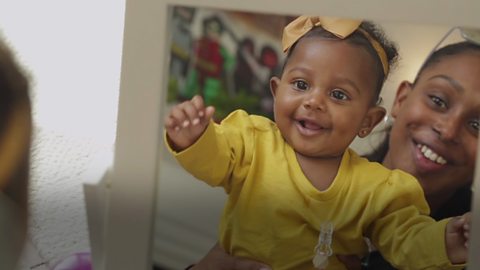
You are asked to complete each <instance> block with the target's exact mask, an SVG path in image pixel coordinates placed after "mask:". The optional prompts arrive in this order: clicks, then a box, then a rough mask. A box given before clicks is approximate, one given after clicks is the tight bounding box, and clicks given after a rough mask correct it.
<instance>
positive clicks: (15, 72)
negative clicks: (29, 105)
mask: <svg viewBox="0 0 480 270" xmlns="http://www.w3.org/2000/svg"><path fill="white" fill-rule="evenodd" d="M28 91H29V83H28V77H27V76H26V74H25V72H24V71H23V70H22V68H21V67H20V66H19V65H18V64H17V62H16V61H15V57H14V55H13V53H12V51H11V50H10V49H9V48H8V46H7V44H5V42H4V41H2V40H1V35H0V137H1V135H2V134H3V133H4V131H5V128H6V125H7V122H8V121H7V120H8V119H9V118H10V116H11V114H12V111H13V110H14V108H15V107H16V106H17V105H18V104H19V103H23V102H25V101H27V102H28V101H29V98H28Z"/></svg>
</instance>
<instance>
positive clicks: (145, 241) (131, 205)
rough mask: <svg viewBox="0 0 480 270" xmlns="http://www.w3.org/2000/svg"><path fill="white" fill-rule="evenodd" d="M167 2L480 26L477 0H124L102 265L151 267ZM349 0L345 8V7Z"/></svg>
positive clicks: (477, 225) (478, 226) (475, 261)
mask: <svg viewBox="0 0 480 270" xmlns="http://www.w3.org/2000/svg"><path fill="white" fill-rule="evenodd" d="M172 5H186V6H194V7H205V8H221V9H226V10H241V11H250V12H262V13H276V14H293V15H295V14H310V13H311V11H312V10H318V11H319V13H321V14H322V15H329V16H338V17H351V18H366V19H371V20H378V21H388V22H413V23H433V24H441V25H463V26H472V27H479V28H480V16H478V10H480V1H477V0H465V1H451V0H422V1H417V0H403V1H384V0H362V1H358V0H316V1H312V0H296V1H291V0H242V1H228V0H202V1H199V0H126V9H125V12H126V13H125V29H124V43H123V55H122V70H121V82H120V96H119V108H118V124H117V138H116V143H115V154H114V161H113V166H112V168H111V172H110V176H111V178H110V179H109V181H110V183H109V184H110V188H109V195H108V198H107V201H108V203H107V208H106V217H105V218H106V220H105V222H106V227H104V229H105V231H104V234H105V235H104V238H103V239H102V241H104V245H103V247H104V248H105V250H103V252H102V253H103V255H102V261H103V268H104V269H108V270H110V269H111V270H114V269H115V270H121V269H126V270H131V269H145V270H147V269H148V270H150V269H152V258H151V247H152V233H153V220H154V217H153V215H154V213H155V212H154V211H155V195H156V194H157V184H156V183H157V180H158V177H159V176H158V175H159V174H158V170H159V168H158V166H159V164H158V160H159V158H161V157H160V155H161V151H160V144H161V143H163V132H162V130H163V127H162V125H161V123H162V120H163V117H164V115H163V110H162V109H163V106H164V104H166V91H161V89H166V79H165V76H166V74H167V72H166V71H167V70H168V63H167V62H168V61H166V59H168V48H167V44H166V42H165V40H167V35H168V33H167V26H168V25H167V24H168V18H169V16H170V15H169V7H171V6H172ZM348 6H350V7H351V8H345V7H348ZM389 11H390V12H389ZM479 146H480V144H479ZM479 148H480V147H479ZM479 153H480V151H479ZM479 166H480V158H477V168H478V167H479ZM479 177H480V175H479V172H478V169H477V170H476V174H475V180H474V185H473V187H474V189H475V190H474V193H477V196H476V197H474V199H473V201H474V205H473V209H472V211H473V212H474V213H475V211H476V213H475V214H474V216H473V227H474V229H475V230H474V231H473V232H472V235H471V237H472V238H476V239H477V241H473V242H471V243H470V245H471V249H470V256H469V257H470V260H469V265H470V266H469V267H468V269H480V257H479V256H475V255H474V254H479V253H480V196H478V193H480V183H479V181H480V180H479ZM160 188H161V187H160ZM192 263H194V262H192Z"/></svg>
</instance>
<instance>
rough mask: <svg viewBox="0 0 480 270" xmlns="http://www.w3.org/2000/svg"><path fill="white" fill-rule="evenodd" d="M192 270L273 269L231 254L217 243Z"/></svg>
mask: <svg viewBox="0 0 480 270" xmlns="http://www.w3.org/2000/svg"><path fill="white" fill-rule="evenodd" d="M189 269H190V270H271V268H270V267H269V266H267V265H266V264H263V263H260V262H256V261H252V260H248V259H244V258H237V257H233V256H230V255H229V254H227V252H225V251H224V250H223V249H222V248H221V247H220V245H219V244H218V243H217V244H215V246H213V248H212V249H211V250H210V251H209V252H208V253H207V255H206V256H205V257H203V259H202V260H200V261H199V262H198V263H197V264H195V265H194V266H193V267H191V268H189Z"/></svg>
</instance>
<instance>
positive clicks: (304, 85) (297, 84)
mask: <svg viewBox="0 0 480 270" xmlns="http://www.w3.org/2000/svg"><path fill="white" fill-rule="evenodd" d="M293 86H294V87H295V89H297V90H301V91H305V90H307V89H308V83H307V82H305V81H301V80H297V81H294V82H293Z"/></svg>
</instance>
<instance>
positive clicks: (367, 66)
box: [271, 37, 375, 158]
mask: <svg viewBox="0 0 480 270" xmlns="http://www.w3.org/2000/svg"><path fill="white" fill-rule="evenodd" d="M374 70H375V66H374V60H373V59H372V58H371V56H370V54H368V52H367V51H365V50H364V49H363V48H362V47H359V46H355V45H352V44H350V43H348V42H346V41H340V40H330V39H325V38H321V37H309V38H304V39H302V40H300V41H299V43H298V44H297V46H296V47H295V49H294V51H293V53H292V55H291V56H290V59H289V60H288V62H287V64H286V66H285V68H284V72H283V74H282V77H281V78H273V79H272V80H271V88H272V93H273V95H274V100H275V102H274V113H275V122H276V123H277V124H278V127H279V129H280V131H281V132H282V134H283V136H284V138H285V139H286V141H287V142H288V143H289V144H290V145H291V146H292V147H293V148H294V149H295V150H296V152H297V153H299V154H302V155H305V156H309V157H327V158H328V157H339V156H341V155H342V153H343V152H344V150H345V149H346V148H347V147H348V145H350V143H351V142H352V140H353V139H354V138H355V136H356V135H357V133H359V131H360V130H361V129H364V127H365V125H366V124H368V123H366V122H368V121H370V120H371V119H370V117H369V113H370V110H371V109H372V108H374V106H372V100H373V96H374V91H375V90H374V89H375V73H374ZM369 119H370V120H369ZM369 131H370V130H368V132H369ZM367 134H368V133H367Z"/></svg>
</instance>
